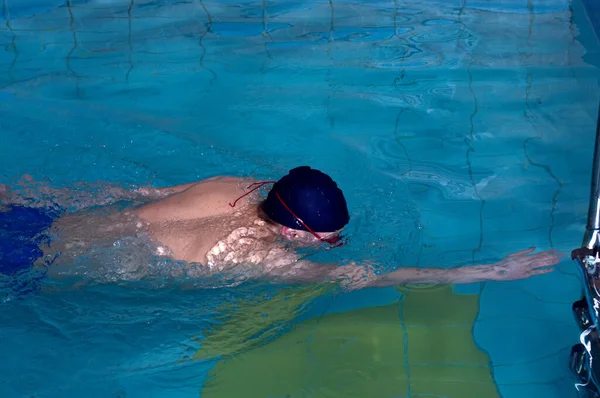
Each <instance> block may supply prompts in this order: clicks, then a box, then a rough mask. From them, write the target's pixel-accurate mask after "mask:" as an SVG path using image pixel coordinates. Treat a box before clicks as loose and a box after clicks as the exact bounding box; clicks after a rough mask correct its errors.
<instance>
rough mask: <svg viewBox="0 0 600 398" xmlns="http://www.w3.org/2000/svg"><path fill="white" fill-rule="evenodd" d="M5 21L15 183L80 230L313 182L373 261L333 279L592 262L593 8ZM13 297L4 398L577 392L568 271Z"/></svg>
mask: <svg viewBox="0 0 600 398" xmlns="http://www.w3.org/2000/svg"><path fill="white" fill-rule="evenodd" d="M2 15H3V18H4V22H3V26H2V28H0V29H2V30H1V33H2V35H1V36H0V37H1V40H2V43H1V44H2V48H3V49H4V51H1V52H0V68H1V69H2V71H3V73H2V74H0V87H1V89H0V137H1V139H0V145H1V147H2V149H3V150H2V156H0V171H1V172H0V183H6V184H8V185H11V186H15V184H16V183H17V182H18V181H19V178H20V177H21V176H22V175H24V174H29V175H31V176H32V177H33V178H34V180H36V181H42V182H43V183H44V184H48V185H49V186H52V187H57V188H65V187H77V190H76V193H73V194H70V193H65V192H64V191H61V192H62V193H61V194H60V195H58V194H57V196H56V197H54V198H51V199H53V200H54V201H56V202H57V203H59V204H60V205H61V206H64V207H66V208H70V207H86V206H91V205H95V204H97V203H98V202H101V201H103V200H104V197H103V196H107V195H108V193H107V190H106V189H105V188H104V187H105V186H106V185H110V186H115V185H119V186H139V185H146V184H152V185H156V186H166V185H171V184H179V183H184V182H189V181H192V180H196V179H201V178H206V177H210V176H213V175H223V174H230V175H240V176H244V175H250V176H253V177H256V178H269V179H272V178H278V176H281V175H282V174H284V173H285V172H287V170H289V169H290V168H292V167H295V166H297V165H301V164H308V165H311V166H313V167H315V168H319V169H322V170H324V171H327V172H328V173H329V174H331V175H332V176H333V178H334V179H335V180H336V181H337V182H338V183H339V185H340V186H341V187H342V189H344V192H345V193H346V196H347V200H348V204H349V207H350V210H351V216H352V220H351V224H350V226H349V228H348V232H349V235H350V236H351V241H350V244H348V245H346V246H344V247H343V248H340V249H338V250H334V251H328V252H326V253H317V254H315V255H314V256H313V257H314V259H315V261H339V262H341V263H343V262H347V261H350V260H355V261H363V260H369V259H375V260H376V261H377V262H378V263H379V264H380V266H381V269H382V270H392V269H395V268H396V267H399V266H422V267H454V266H459V265H470V264H477V263H486V262H492V261H498V260H500V259H501V258H502V257H504V256H505V255H507V254H509V253H512V252H515V251H518V250H522V249H524V248H527V247H529V246H533V245H535V246H537V247H538V248H539V249H540V250H545V249H550V248H556V249H558V250H560V251H561V252H564V253H568V252H570V250H572V249H574V248H576V247H579V245H580V243H581V238H582V235H583V228H584V225H585V217H586V212H587V203H588V195H589V177H590V171H591V157H592V146H593V139H594V131H595V123H596V115H597V106H598V99H599V95H598V94H599V90H598V82H597V78H598V66H599V65H600V55H599V54H600V52H599V50H600V47H599V46H598V41H597V39H596V37H595V36H594V34H593V30H592V25H591V24H590V22H589V20H588V19H587V17H586V15H585V12H584V8H583V6H582V5H581V4H580V3H579V2H578V1H574V2H572V3H571V4H570V3H569V2H568V1H567V0H560V1H559V0H554V1H541V0H538V1H536V0H529V1H528V2H524V1H508V0H504V1H500V0H497V1H478V2H476V1H461V2H458V1H457V2H446V1H434V0H427V1H420V2H417V3H414V2H406V3H405V2H401V1H397V0H396V1H386V2H383V1H380V2H378V1H362V2H337V1H313V0H311V1H309V2H302V4H301V5H299V4H298V2H295V1H262V2H261V1H248V2H244V3H238V2H231V1H225V0H223V1H203V0H193V1H176V0H163V1H142V0H96V1H78V0H67V1H64V0H61V1H54V0H19V1H16V0H3V2H2ZM37 189H39V188H37ZM43 192H46V191H43ZM30 196H32V197H41V196H42V190H39V191H36V190H35V189H34V190H33V192H32V193H31V194H30ZM75 197H76V198H77V200H75ZM120 256H122V253H121V254H119V255H116V254H115V255H111V254H110V253H109V254H108V255H106V256H105V257H104V258H103V259H104V261H105V262H106V264H107V265H110V264H111V262H114V263H115V265H118V264H117V263H118V262H119V261H120V260H119V259H121V258H122V257H120ZM145 260H148V259H145ZM82 261H85V259H84V260H82ZM148 261H150V260H148ZM9 282H10V283H16V282H15V281H6V280H5V281H2V286H4V287H3V289H5V291H2V292H0V294H1V296H0V297H3V300H2V303H1V304H0V352H2V354H3V355H2V360H1V361H0V396H2V397H25V396H27V397H34V396H35V397H79V396H86V397H109V396H114V397H191V396H203V397H219V396H224V397H236V396H244V397H267V396H269V397H282V396H290V397H292V396H293V397H334V396H357V397H365V396H377V397H423V396H440V397H467V396H477V397H482V398H485V397H500V396H502V397H504V398H520V397H527V396H543V397H546V398H550V397H560V398H565V397H571V396H572V397H575V396H577V392H576V390H575V388H574V379H573V378H572V377H571V375H570V373H569V370H568V368H567V358H568V354H569V351H570V347H571V345H573V344H575V343H576V342H577V339H578V330H577V327H576V325H575V322H574V321H573V319H572V315H571V303H572V302H573V301H575V300H577V299H578V298H579V297H580V281H579V278H578V274H577V272H576V270H575V267H574V265H573V264H571V263H570V262H569V261H568V260H565V261H564V262H563V263H562V264H560V265H559V267H558V270H557V272H554V273H552V274H549V275H544V276H539V277H536V278H532V279H529V280H524V281H515V282H502V283H500V282H498V283H496V282H489V283H482V284H473V285H465V286H440V287H419V286H408V287H406V286H405V287H399V288H386V289H367V290H364V291H358V292H354V293H350V294H342V293H340V292H338V291H333V290H330V289H328V288H325V287H323V286H304V287H302V286H273V285H267V284H264V283H258V282H253V283H244V284H242V285H238V286H229V285H228V284H227V283H223V281H217V280H214V281H209V282H206V283H204V284H202V285H201V286H195V288H193V289H189V288H187V282H188V281H183V282H182V281H171V280H168V279H164V278H163V279H161V278H159V277H157V278H153V279H151V280H148V281H143V282H131V283H121V284H117V283H111V284H94V285H91V286H83V287H79V286H55V284H54V283H52V282H50V281H48V282H46V286H44V289H43V291H42V292H41V293H39V294H35V295H28V296H26V297H21V298H20V299H16V298H15V296H14V292H13V291H11V288H10V287H6V285H7V284H10V283H9ZM17 282H21V281H17Z"/></svg>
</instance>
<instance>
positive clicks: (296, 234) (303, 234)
mask: <svg viewBox="0 0 600 398" xmlns="http://www.w3.org/2000/svg"><path fill="white" fill-rule="evenodd" d="M341 232H342V230H339V231H335V232H317V235H319V236H320V237H321V238H323V239H331V238H335V237H337V236H339V234H340V233H341ZM281 235H283V236H284V237H285V238H286V239H287V240H290V241H294V242H296V243H298V244H300V245H302V246H316V245H320V244H322V243H323V241H322V240H320V239H319V238H317V237H316V236H314V235H313V234H311V233H310V232H308V231H302V230H299V229H292V228H288V227H282V229H281Z"/></svg>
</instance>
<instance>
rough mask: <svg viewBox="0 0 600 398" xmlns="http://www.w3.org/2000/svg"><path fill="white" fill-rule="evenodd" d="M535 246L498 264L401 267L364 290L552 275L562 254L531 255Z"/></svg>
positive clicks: (541, 253) (367, 285)
mask: <svg viewBox="0 0 600 398" xmlns="http://www.w3.org/2000/svg"><path fill="white" fill-rule="evenodd" d="M534 250H535V247H532V248H529V249H527V250H523V251H520V252H517V253H514V254H511V255H509V256H507V257H505V258H504V259H502V260H501V261H499V262H497V263H495V264H485V265H475V266H465V267H456V268H414V267H411V268H408V267H403V268H399V269H397V270H396V271H393V272H390V273H389V274H385V275H381V276H378V277H376V278H375V279H374V280H371V281H369V282H367V283H366V284H364V285H362V286H359V287H358V288H361V287H386V286H397V285H402V284H411V283H426V284H447V283H454V284H462V283H476V282H487V281H511V280H517V279H526V278H529V277H531V276H535V275H542V274H547V273H549V272H552V271H553V270H554V268H552V266H553V265H556V264H558V263H559V262H560V259H561V258H562V256H563V255H562V254H558V253H557V252H556V250H548V251H544V252H540V253H535V254H531V253H532V252H533V251H534Z"/></svg>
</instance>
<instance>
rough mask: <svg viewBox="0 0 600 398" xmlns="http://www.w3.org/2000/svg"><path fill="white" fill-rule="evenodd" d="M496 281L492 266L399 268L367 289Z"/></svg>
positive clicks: (494, 269)
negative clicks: (418, 284)
mask: <svg viewBox="0 0 600 398" xmlns="http://www.w3.org/2000/svg"><path fill="white" fill-rule="evenodd" d="M492 280H498V271H497V270H496V267H495V265H494V264H486V265H475V266H466V267H457V268H413V267H411V268H400V269H398V270H396V271H393V272H390V273H389V274H385V275H381V276H379V277H377V279H375V280H374V281H372V282H370V283H369V284H368V285H367V287H388V286H397V285H403V284H411V283H426V284H447V283H453V284H461V283H476V282H485V281H492Z"/></svg>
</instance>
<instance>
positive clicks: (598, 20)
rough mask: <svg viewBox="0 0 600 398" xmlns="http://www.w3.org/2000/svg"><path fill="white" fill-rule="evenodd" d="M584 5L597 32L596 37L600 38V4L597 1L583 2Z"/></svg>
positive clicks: (586, 0)
mask: <svg viewBox="0 0 600 398" xmlns="http://www.w3.org/2000/svg"><path fill="white" fill-rule="evenodd" d="M583 5H584V6H585V9H586V11H587V14H588V17H589V18H590V22H591V23H592V26H593V28H594V31H595V32H596V37H598V38H600V3H598V1H597V0H583Z"/></svg>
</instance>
